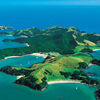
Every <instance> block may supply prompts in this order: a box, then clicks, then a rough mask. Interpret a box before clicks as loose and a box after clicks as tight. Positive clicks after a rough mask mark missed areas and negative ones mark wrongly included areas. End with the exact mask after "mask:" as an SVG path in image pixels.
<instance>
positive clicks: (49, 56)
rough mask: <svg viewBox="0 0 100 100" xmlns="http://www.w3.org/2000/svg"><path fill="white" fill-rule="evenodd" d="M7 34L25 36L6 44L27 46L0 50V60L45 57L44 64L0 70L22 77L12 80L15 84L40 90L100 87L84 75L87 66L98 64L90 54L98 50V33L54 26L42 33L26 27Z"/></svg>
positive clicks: (86, 74)
mask: <svg viewBox="0 0 100 100" xmlns="http://www.w3.org/2000/svg"><path fill="white" fill-rule="evenodd" d="M8 34H9V35H13V36H22V35H23V36H27V38H20V39H14V40H9V41H11V42H12V41H13V42H20V43H28V44H29V46H27V47H20V48H9V49H3V50H0V60H2V59H4V58H6V57H9V56H23V55H27V54H32V53H35V54H37V53H42V54H43V55H46V56H45V61H44V62H42V63H39V64H34V65H32V66H29V67H28V68H21V67H15V66H5V67H3V68H1V69H0V71H1V72H4V73H7V74H10V75H16V76H19V75H21V76H23V77H20V78H18V79H17V80H16V81H15V83H16V84H20V85H25V86H28V87H30V88H33V89H36V90H40V91H43V90H45V89H46V88H47V86H48V84H53V83H70V82H71V83H82V84H88V85H90V86H95V85H97V86H100V80H96V79H92V78H90V77H89V76H88V73H86V72H84V69H86V68H88V65H89V64H92V63H93V64H98V62H100V59H94V58H93V57H92V56H91V54H90V53H91V52H94V51H93V50H94V49H100V34H96V33H86V32H84V31H80V30H78V29H77V28H75V27H67V28H63V27H58V26H56V27H51V28H48V29H45V30H40V29H37V28H30V29H25V30H18V31H14V32H10V33H8ZM7 41H8V40H7ZM4 42H6V40H5V41H4ZM58 80H59V82H58ZM54 81H55V82H54Z"/></svg>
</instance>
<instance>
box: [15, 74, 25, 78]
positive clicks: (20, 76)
mask: <svg viewBox="0 0 100 100" xmlns="http://www.w3.org/2000/svg"><path fill="white" fill-rule="evenodd" d="M24 76H25V75H19V76H17V79H20V78H22V77H24Z"/></svg>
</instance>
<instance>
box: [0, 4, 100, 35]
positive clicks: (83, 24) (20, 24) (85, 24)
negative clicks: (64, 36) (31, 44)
mask: <svg viewBox="0 0 100 100" xmlns="http://www.w3.org/2000/svg"><path fill="white" fill-rule="evenodd" d="M0 25H6V26H12V27H14V28H16V29H25V28H31V27H37V28H40V29H46V28H48V27H52V26H63V27H68V26H75V27H77V28H79V29H80V30H84V31H86V32H96V33H100V6H41V5H40V6H39V5H38V6H34V5H33V6H32V5H31V6H15V7H14V6H4V7H3V6H1V7H0Z"/></svg>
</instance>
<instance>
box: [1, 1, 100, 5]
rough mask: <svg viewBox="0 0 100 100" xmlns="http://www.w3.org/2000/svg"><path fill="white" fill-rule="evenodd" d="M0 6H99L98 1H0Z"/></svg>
mask: <svg viewBox="0 0 100 100" xmlns="http://www.w3.org/2000/svg"><path fill="white" fill-rule="evenodd" d="M0 5H100V0H0Z"/></svg>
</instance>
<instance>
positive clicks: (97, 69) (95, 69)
mask: <svg viewBox="0 0 100 100" xmlns="http://www.w3.org/2000/svg"><path fill="white" fill-rule="evenodd" d="M91 55H92V56H93V57H94V58H99V59H100V50H97V51H94V52H93V53H91ZM85 71H86V72H91V73H94V74H96V75H95V76H90V77H91V78H94V79H98V80H100V66H98V65H92V66H90V68H89V69H86V70H85Z"/></svg>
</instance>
